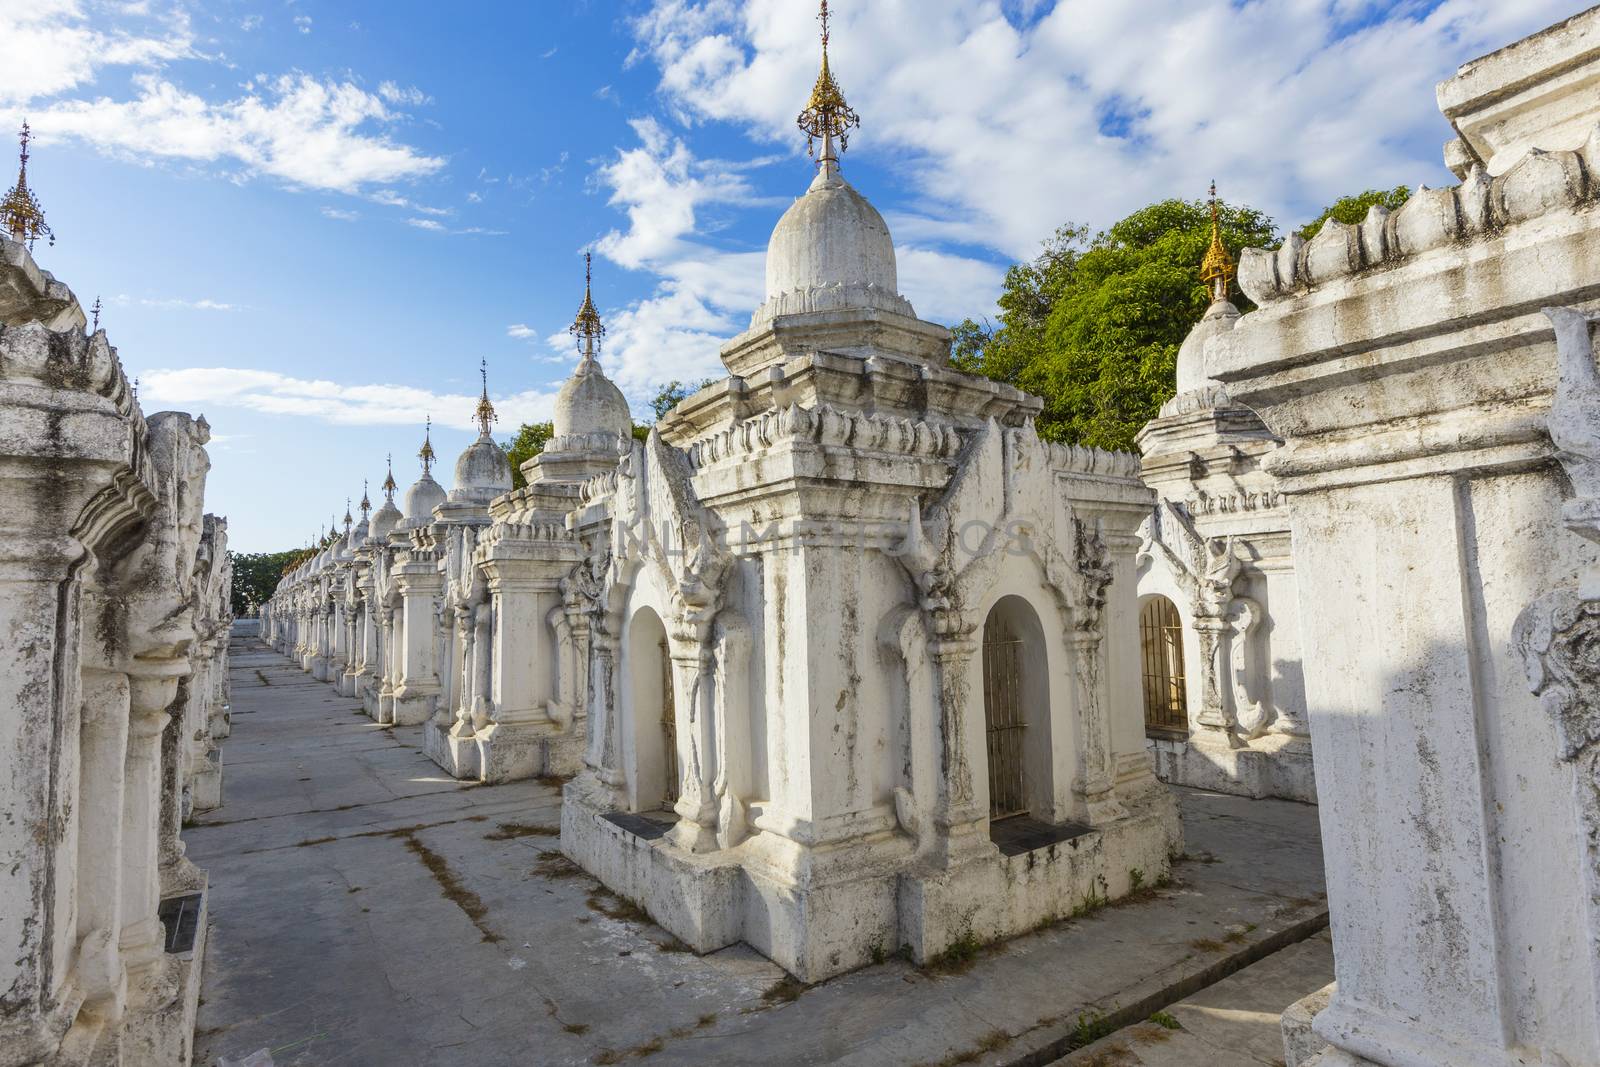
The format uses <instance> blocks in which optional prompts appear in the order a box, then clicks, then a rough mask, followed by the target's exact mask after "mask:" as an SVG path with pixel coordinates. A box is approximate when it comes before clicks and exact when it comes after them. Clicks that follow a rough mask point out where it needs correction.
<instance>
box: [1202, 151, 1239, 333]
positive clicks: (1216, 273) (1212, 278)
mask: <svg viewBox="0 0 1600 1067" xmlns="http://www.w3.org/2000/svg"><path fill="white" fill-rule="evenodd" d="M1236 273H1238V271H1237V270H1236V268H1235V267H1234V265H1233V257H1232V256H1230V255H1229V254H1228V248H1227V246H1226V245H1224V244H1223V243H1222V209H1221V206H1220V205H1219V204H1218V203H1217V183H1216V182H1215V181H1213V182H1212V183H1211V247H1210V248H1208V249H1206V258H1205V259H1203V260H1201V261H1200V280H1201V281H1202V282H1204V283H1205V285H1206V288H1208V289H1209V290H1211V300H1212V302H1213V303H1215V302H1216V301H1218V300H1226V299H1228V286H1229V285H1230V284H1231V283H1232V282H1233V276H1234V275H1235V274H1236Z"/></svg>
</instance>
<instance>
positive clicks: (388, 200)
mask: <svg viewBox="0 0 1600 1067" xmlns="http://www.w3.org/2000/svg"><path fill="white" fill-rule="evenodd" d="M367 199H368V200H371V201H372V202H373V203H374V204H382V205H383V206H384V207H398V208H404V209H405V210H407V211H415V212H416V213H417V214H419V215H433V216H436V217H438V218H447V217H449V216H451V215H454V214H455V209H454V208H448V207H429V206H427V205H426V204H419V203H416V202H415V201H413V200H411V199H410V198H408V197H404V196H401V195H400V194H399V193H397V192H395V191H394V190H393V189H379V190H377V191H376V192H374V193H372V194H371V195H370V196H368V197H367Z"/></svg>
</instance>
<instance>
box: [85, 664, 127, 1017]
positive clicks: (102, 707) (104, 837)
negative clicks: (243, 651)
mask: <svg viewBox="0 0 1600 1067" xmlns="http://www.w3.org/2000/svg"><path fill="white" fill-rule="evenodd" d="M129 709H130V687H129V683H128V676H127V675H126V674H125V673H123V672H121V671H116V670H106V669H103V668H86V669H85V670H84V672H83V703H82V715H83V726H82V734H81V737H80V741H79V744H80V750H79V751H80V756H79V760H80V766H81V771H80V773H79V778H78V810H79V811H80V812H90V813H92V816H91V817H89V818H85V819H83V820H82V822H81V823H80V825H79V828H78V884H79V886H80V887H81V888H80V891H79V893H78V918H77V941H78V963H77V969H78V976H79V978H78V980H79V982H80V983H81V984H82V986H83V992H84V996H85V997H86V998H87V1000H88V1002H89V1003H90V1004H91V1005H93V1010H95V1011H97V1012H99V1013H100V1014H102V1015H103V1016H105V1018H106V1019H107V1020H108V1021H111V1022H114V1021H115V1020H116V1019H118V1018H120V1017H121V1015H122V1008H123V1002H124V1000H125V998H126V996H127V974H126V971H125V970H124V969H123V966H122V957H121V950H120V945H119V941H120V938H121V934H122V904H123V899H122V897H123V887H122V879H123V856H122V850H123V840H124V838H123V806H124V805H123V793H124V789H125V788H126V773H127V759H128V737H129V722H130V719H129Z"/></svg>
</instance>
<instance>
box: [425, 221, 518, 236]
mask: <svg viewBox="0 0 1600 1067" xmlns="http://www.w3.org/2000/svg"><path fill="white" fill-rule="evenodd" d="M406 225H407V226H415V227H416V228H417V229H419V230H427V231H428V232H429V233H448V234H455V235H458V236H459V235H463V234H467V235H472V234H475V235H477V236H480V237H505V236H506V235H507V234H509V233H510V232H511V231H510V230H493V229H489V228H487V227H484V226H462V227H460V228H457V229H452V228H450V227H449V226H446V225H445V224H444V223H442V222H439V221H438V220H437V219H406Z"/></svg>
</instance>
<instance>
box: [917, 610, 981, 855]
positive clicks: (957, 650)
mask: <svg viewBox="0 0 1600 1067" xmlns="http://www.w3.org/2000/svg"><path fill="white" fill-rule="evenodd" d="M928 654H929V656H930V657H931V658H932V659H933V663H934V674H935V677H936V678H937V686H938V690H937V698H938V712H939V730H938V734H937V738H936V743H937V744H938V745H939V748H940V752H939V775H938V778H937V779H936V784H935V789H934V803H933V823H934V826H935V827H936V828H937V830H938V842H937V845H938V848H939V849H940V850H942V852H943V854H944V855H943V859H944V860H945V862H947V863H948V862H954V861H955V859H956V858H957V857H959V856H960V855H961V854H963V853H965V852H968V851H971V850H973V849H976V848H979V847H981V846H983V845H986V844H987V843H988V842H987V840H985V838H984V835H983V834H982V833H981V832H980V831H981V829H982V825H983V821H984V820H985V819H986V818H987V817H988V814H989V813H988V812H987V811H985V810H984V807H983V804H982V803H981V802H980V801H979V799H978V795H977V789H976V787H975V785H974V782H973V775H972V760H973V758H974V753H975V752H979V753H981V752H982V751H983V744H984V740H983V730H982V717H983V705H982V700H983V697H982V694H977V695H976V696H975V695H974V694H973V693H972V692H971V689H970V687H969V684H968V679H969V678H970V677H971V675H972V661H973V657H975V656H977V655H979V648H978V642H977V641H976V640H974V639H973V636H972V631H965V632H959V631H957V632H950V633H945V634H936V635H935V636H934V638H933V639H932V640H931V641H929V643H928ZM974 724H977V729H976V730H974ZM974 732H976V734H977V736H976V737H974V736H973V734H974Z"/></svg>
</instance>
